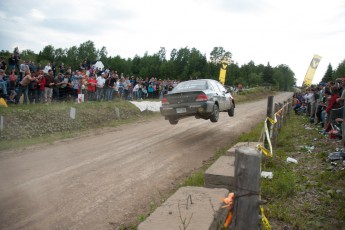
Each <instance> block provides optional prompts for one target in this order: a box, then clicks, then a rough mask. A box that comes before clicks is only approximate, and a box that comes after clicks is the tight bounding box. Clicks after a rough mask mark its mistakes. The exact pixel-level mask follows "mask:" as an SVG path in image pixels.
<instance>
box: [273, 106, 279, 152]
mask: <svg viewBox="0 0 345 230" xmlns="http://www.w3.org/2000/svg"><path fill="white" fill-rule="evenodd" d="M278 110H279V108H278V104H274V113H276V112H277V111H278ZM278 120H279V117H278V116H277V123H276V124H275V125H274V126H273V129H272V147H276V146H277V139H278Z"/></svg>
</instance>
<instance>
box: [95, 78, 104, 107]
mask: <svg viewBox="0 0 345 230" xmlns="http://www.w3.org/2000/svg"><path fill="white" fill-rule="evenodd" d="M105 76H106V73H102V75H99V76H98V77H97V78H96V81H97V88H96V99H97V101H101V100H102V98H104V85H105Z"/></svg>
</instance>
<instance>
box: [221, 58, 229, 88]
mask: <svg viewBox="0 0 345 230" xmlns="http://www.w3.org/2000/svg"><path fill="white" fill-rule="evenodd" d="M228 64H229V62H227V61H226V60H222V67H221V68H220V72H219V82H220V83H222V84H223V85H224V83H225V76H226V67H227V66H228Z"/></svg>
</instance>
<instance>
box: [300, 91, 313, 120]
mask: <svg viewBox="0 0 345 230" xmlns="http://www.w3.org/2000/svg"><path fill="white" fill-rule="evenodd" d="M303 98H304V101H305V103H306V104H307V115H309V117H310V118H311V119H310V122H312V123H314V121H313V118H314V114H315V109H314V107H315V96H314V89H311V88H307V93H306V94H305V95H304V97H303Z"/></svg>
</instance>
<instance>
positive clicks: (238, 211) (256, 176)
mask: <svg viewBox="0 0 345 230" xmlns="http://www.w3.org/2000/svg"><path fill="white" fill-rule="evenodd" d="M260 161H261V154H260V152H259V151H258V150H256V149H254V148H251V147H248V146H241V147H239V148H238V149H236V150H235V201H234V206H233V208H234V213H233V220H232V223H231V226H230V229H236V230H242V229H259V191H260V189H259V187H260Z"/></svg>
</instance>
